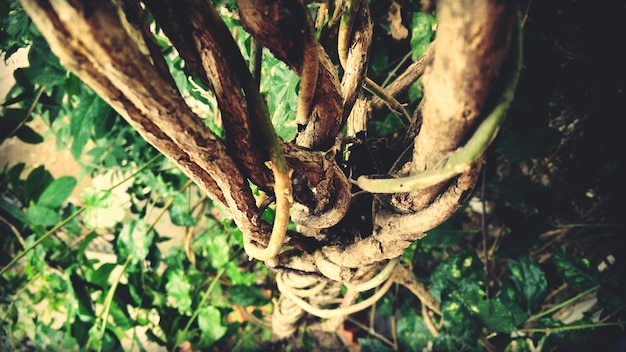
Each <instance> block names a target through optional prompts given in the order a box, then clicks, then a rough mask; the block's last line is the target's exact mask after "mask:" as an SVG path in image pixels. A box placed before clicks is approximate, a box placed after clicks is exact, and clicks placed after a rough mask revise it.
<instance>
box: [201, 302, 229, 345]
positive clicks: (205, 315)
mask: <svg viewBox="0 0 626 352" xmlns="http://www.w3.org/2000/svg"><path fill="white" fill-rule="evenodd" d="M198 326H199V327H200V331H201V334H200V342H199V343H198V346H197V347H198V348H207V347H209V346H211V345H213V344H214V343H215V342H216V341H217V340H219V339H220V338H221V337H222V336H224V334H225V333H226V330H227V329H226V327H225V326H223V325H222V315H221V313H220V311H219V310H218V309H217V308H215V307H203V308H200V309H199V310H198Z"/></svg>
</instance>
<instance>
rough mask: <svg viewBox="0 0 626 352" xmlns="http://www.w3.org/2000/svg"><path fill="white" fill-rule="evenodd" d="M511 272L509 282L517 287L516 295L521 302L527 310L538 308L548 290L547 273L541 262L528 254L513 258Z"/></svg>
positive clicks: (510, 264)
mask: <svg viewBox="0 0 626 352" xmlns="http://www.w3.org/2000/svg"><path fill="white" fill-rule="evenodd" d="M509 272H510V276H509V280H508V282H509V283H510V284H511V285H512V286H513V287H514V288H515V292H516V294H515V297H517V298H518V302H519V304H520V305H521V306H522V307H523V308H524V309H526V311H527V312H531V311H533V310H535V309H537V308H538V307H539V306H540V305H541V302H543V299H544V298H545V296H546V293H547V290H548V280H547V279H546V274H545V273H544V272H543V270H541V267H539V264H537V263H536V262H535V261H534V260H533V259H532V258H531V257H530V256H527V255H526V256H523V257H521V258H519V259H518V260H514V259H511V260H510V261H509Z"/></svg>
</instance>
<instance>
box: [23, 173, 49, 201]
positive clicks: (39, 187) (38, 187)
mask: <svg viewBox="0 0 626 352" xmlns="http://www.w3.org/2000/svg"><path fill="white" fill-rule="evenodd" d="M52 181H54V178H53V177H52V174H50V172H49V171H48V170H46V168H45V167H44V166H43V165H41V166H38V167H36V168H34V169H33V171H31V172H30V173H29V174H28V177H27V178H26V182H25V183H24V196H23V197H24V199H23V201H24V203H30V202H31V201H33V202H36V201H37V199H39V195H40V194H41V193H42V192H43V190H44V189H46V188H47V187H48V185H49V184H50V183H52Z"/></svg>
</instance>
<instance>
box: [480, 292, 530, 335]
mask: <svg viewBox="0 0 626 352" xmlns="http://www.w3.org/2000/svg"><path fill="white" fill-rule="evenodd" d="M475 303H476V304H475V305H472V306H471V307H470V309H474V313H476V314H477V315H478V317H479V318H480V320H482V321H483V322H484V323H485V326H487V328H488V329H489V330H491V331H494V332H499V333H505V334H510V333H511V332H513V330H515V328H516V327H517V326H518V325H519V324H521V323H523V322H524V321H525V320H526V319H527V318H528V314H526V313H525V312H524V311H523V310H522V309H521V308H520V307H519V306H517V305H515V304H513V305H505V304H504V303H502V301H501V300H500V299H499V298H498V297H496V298H492V299H490V300H485V299H484V298H483V297H478V298H477V299H476V300H475Z"/></svg>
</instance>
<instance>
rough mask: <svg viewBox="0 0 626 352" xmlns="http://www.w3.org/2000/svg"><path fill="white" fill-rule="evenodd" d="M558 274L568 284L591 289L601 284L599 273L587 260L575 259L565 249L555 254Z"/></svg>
mask: <svg viewBox="0 0 626 352" xmlns="http://www.w3.org/2000/svg"><path fill="white" fill-rule="evenodd" d="M554 264H555V265H556V269H557V272H558V273H559V275H561V278H563V281H565V282H566V283H567V284H569V285H572V286H577V287H581V288H583V289H587V288H591V287H593V286H595V285H597V284H598V283H599V281H600V280H599V278H598V272H597V270H596V269H595V268H592V267H591V263H590V262H589V259H587V258H574V257H573V256H572V255H571V254H570V253H569V252H568V251H567V249H566V248H565V247H562V248H561V249H560V250H558V251H556V253H554Z"/></svg>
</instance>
